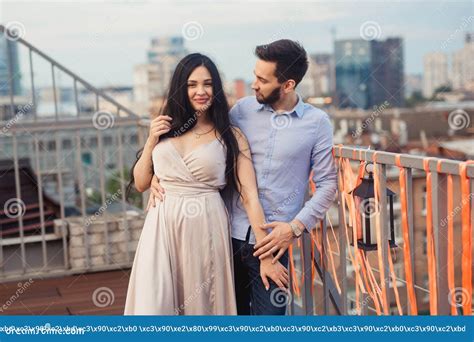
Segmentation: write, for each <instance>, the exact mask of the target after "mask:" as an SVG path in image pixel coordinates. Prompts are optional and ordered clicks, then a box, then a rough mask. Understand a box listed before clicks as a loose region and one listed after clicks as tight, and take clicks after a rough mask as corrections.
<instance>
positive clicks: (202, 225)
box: [124, 139, 237, 315]
mask: <svg viewBox="0 0 474 342" xmlns="http://www.w3.org/2000/svg"><path fill="white" fill-rule="evenodd" d="M152 158H153V167H154V172H155V174H156V175H157V176H158V178H159V179H160V184H161V185H162V186H163V188H164V189H165V199H164V200H163V202H161V201H159V200H157V201H156V206H155V207H151V208H150V209H149V211H148V213H147V216H146V218H145V223H144V226H143V230H142V233H141V235H140V240H139V242H138V246H137V250H136V253H135V258H134V261H133V266H132V271H131V275H130V281H129V285H128V290H127V298H126V302H125V311H124V314H125V315H235V314H237V310H236V303H235V290H234V279H233V262H232V244H231V235H230V225H229V224H230V222H229V218H228V214H227V210H226V207H225V205H224V202H223V200H222V197H221V196H220V194H219V190H220V189H222V188H223V187H224V186H225V183H226V182H225V166H226V148H225V146H223V145H222V143H221V142H220V141H219V140H218V139H215V140H212V141H211V142H209V143H205V144H203V145H197V147H195V149H194V150H193V151H191V152H190V153H188V154H187V155H186V156H184V157H183V156H181V155H180V154H179V152H178V150H177V149H176V148H175V147H174V144H173V143H172V141H171V139H166V140H163V141H160V142H159V143H158V144H157V145H156V146H155V148H154V149H153V153H152Z"/></svg>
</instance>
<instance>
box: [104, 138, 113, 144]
mask: <svg viewBox="0 0 474 342" xmlns="http://www.w3.org/2000/svg"><path fill="white" fill-rule="evenodd" d="M112 143H113V139H112V137H110V136H105V137H104V145H105V146H110V145H112Z"/></svg>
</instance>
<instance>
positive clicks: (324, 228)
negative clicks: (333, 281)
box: [321, 217, 331, 315]
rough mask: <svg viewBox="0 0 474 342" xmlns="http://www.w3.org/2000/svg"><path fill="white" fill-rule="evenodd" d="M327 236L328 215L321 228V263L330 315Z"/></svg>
mask: <svg viewBox="0 0 474 342" xmlns="http://www.w3.org/2000/svg"><path fill="white" fill-rule="evenodd" d="M326 237H327V225H326V217H325V218H324V219H323V220H322V229H321V251H322V253H321V264H322V266H323V267H322V273H323V274H322V281H323V296H324V297H323V309H324V311H323V312H324V315H329V287H328V281H327V279H328V277H330V276H331V275H330V274H328V271H327V270H328V257H327V253H328V248H327V247H328V246H327V242H326Z"/></svg>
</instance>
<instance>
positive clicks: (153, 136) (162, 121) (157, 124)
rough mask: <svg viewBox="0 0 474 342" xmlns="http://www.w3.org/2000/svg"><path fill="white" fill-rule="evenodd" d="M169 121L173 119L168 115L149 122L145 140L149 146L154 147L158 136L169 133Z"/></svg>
mask: <svg viewBox="0 0 474 342" xmlns="http://www.w3.org/2000/svg"><path fill="white" fill-rule="evenodd" d="M171 120H173V119H172V118H171V117H170V116H168V115H159V116H157V117H156V118H154V119H153V120H152V121H151V123H150V134H149V135H148V139H147V144H148V145H149V146H151V147H154V146H155V145H156V144H158V142H159V141H160V136H162V135H163V134H165V133H168V132H169V131H170V129H171Z"/></svg>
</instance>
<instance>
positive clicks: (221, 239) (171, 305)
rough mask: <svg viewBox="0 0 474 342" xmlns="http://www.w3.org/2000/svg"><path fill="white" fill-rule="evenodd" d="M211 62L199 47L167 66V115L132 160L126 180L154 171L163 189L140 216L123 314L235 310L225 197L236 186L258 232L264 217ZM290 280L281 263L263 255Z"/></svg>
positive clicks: (268, 268) (143, 182) (266, 268)
mask: <svg viewBox="0 0 474 342" xmlns="http://www.w3.org/2000/svg"><path fill="white" fill-rule="evenodd" d="M228 111H229V108H228V104H227V100H226V98H225V95H224V91H223V89H222V82H221V79H220V76H219V73H218V71H217V68H216V66H215V65H214V63H213V62H212V61H211V60H210V59H209V58H208V57H206V56H204V55H201V54H198V53H195V54H190V55H188V56H186V57H185V58H183V59H182V60H181V61H180V62H179V64H178V66H177V67H176V70H175V72H174V74H173V77H172V80H171V84H170V89H169V93H168V97H167V99H166V104H165V107H164V109H163V114H162V115H160V116H158V117H157V118H156V119H154V120H153V121H152V122H151V125H150V133H149V137H148V139H147V142H146V144H145V147H144V148H143V150H142V152H141V153H140V154H139V158H138V160H137V162H136V163H135V165H134V167H133V168H132V179H131V182H130V184H129V187H128V190H129V189H130V186H131V185H132V184H135V187H136V188H137V190H138V191H140V192H143V191H145V190H146V189H148V188H149V186H150V183H151V179H152V176H153V175H154V174H156V175H157V176H158V178H159V179H160V183H161V185H162V187H163V188H164V189H165V190H166V197H165V199H164V200H163V201H160V202H159V203H158V204H157V205H156V206H155V207H151V208H150V210H149V211H148V214H147V216H146V219H145V223H144V227H143V231H142V233H141V236H140V240H139V242H138V246H137V250H136V254H135V259H134V262H133V266H132V272H131V276H130V282H129V287H128V291H127V299H126V303H125V312H124V313H125V315H130V314H138V315H147V314H148V315H150V314H151V315H174V314H178V315H234V314H236V303H235V290H234V282H233V263H232V245H231V236H230V226H229V218H228V215H227V214H228V213H227V210H226V207H225V204H224V201H227V200H231V199H232V197H233V194H234V191H237V192H238V194H239V198H240V200H241V202H242V204H243V205H244V207H245V209H246V211H247V214H248V216H249V221H250V223H251V225H252V227H253V228H255V230H258V231H260V232H261V231H262V230H261V229H259V228H258V226H259V225H260V224H262V223H263V222H264V221H265V217H264V213H263V209H262V207H261V205H260V203H259V200H258V191H257V185H256V177H255V172H254V169H253V165H252V161H251V159H250V150H249V147H248V143H247V140H246V139H245V137H244V136H243V134H242V133H241V132H240V131H239V130H238V129H237V128H234V127H232V126H231V125H230V121H229V115H228ZM262 272H263V273H265V272H266V273H271V272H273V274H274V275H275V274H277V277H278V278H279V279H280V280H281V282H282V283H284V284H285V285H286V286H287V284H288V273H287V271H286V269H285V268H284V267H283V266H282V265H281V264H279V263H277V264H274V265H273V264H272V263H271V262H269V263H262Z"/></svg>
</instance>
